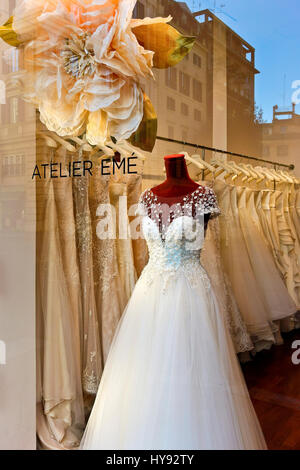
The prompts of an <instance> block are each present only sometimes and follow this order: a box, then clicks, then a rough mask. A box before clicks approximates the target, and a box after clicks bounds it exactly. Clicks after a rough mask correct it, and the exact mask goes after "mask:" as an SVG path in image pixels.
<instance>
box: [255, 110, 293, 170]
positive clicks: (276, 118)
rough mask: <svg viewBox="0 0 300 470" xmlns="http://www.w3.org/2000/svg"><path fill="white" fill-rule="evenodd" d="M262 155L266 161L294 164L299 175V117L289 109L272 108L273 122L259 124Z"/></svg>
mask: <svg viewBox="0 0 300 470" xmlns="http://www.w3.org/2000/svg"><path fill="white" fill-rule="evenodd" d="M261 139H262V153H263V158H265V159H266V160H273V161H276V162H279V163H286V164H290V163H294V164H295V166H296V174H297V175H300V115H298V114H296V112H295V105H294V104H293V105H292V107H291V108H290V109H288V108H285V109H280V108H278V106H274V108H273V121H272V122H270V123H264V124H261Z"/></svg>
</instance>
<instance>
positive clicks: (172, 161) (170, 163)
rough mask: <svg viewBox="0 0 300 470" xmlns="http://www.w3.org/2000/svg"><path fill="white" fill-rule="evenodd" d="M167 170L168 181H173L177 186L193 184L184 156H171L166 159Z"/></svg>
mask: <svg viewBox="0 0 300 470" xmlns="http://www.w3.org/2000/svg"><path fill="white" fill-rule="evenodd" d="M165 168H166V176H167V181H169V182H171V181H173V182H174V183H175V184H182V183H183V182H185V183H187V182H189V183H190V182H192V180H191V178H190V176H189V173H188V169H187V166H186V162H185V159H184V156H181V155H178V156H177V155H170V156H168V157H165Z"/></svg>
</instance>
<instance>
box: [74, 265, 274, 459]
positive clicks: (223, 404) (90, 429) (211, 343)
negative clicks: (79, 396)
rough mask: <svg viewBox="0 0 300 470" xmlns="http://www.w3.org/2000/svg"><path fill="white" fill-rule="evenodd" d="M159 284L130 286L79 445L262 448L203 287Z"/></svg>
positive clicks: (178, 280)
mask: <svg viewBox="0 0 300 470" xmlns="http://www.w3.org/2000/svg"><path fill="white" fill-rule="evenodd" d="M145 269H147V267H146V268H145ZM161 281H162V280H161V278H159V277H157V278H156V279H155V280H154V281H153V282H152V284H151V285H150V286H149V285H147V283H146V282H145V280H144V278H143V276H142V277H141V278H140V279H139V281H138V282H137V284H136V287H135V289H134V292H133V295H132V297H131V299H130V301H129V303H128V305H127V308H126V310H125V312H124V314H123V316H122V318H121V321H120V323H119V326H118V329H117V332H116V335H115V337H114V340H113V343H112V346H111V350H110V353H109V356H108V359H107V362H106V366H105V369H104V373H103V376H102V380H101V383H100V386H99V390H98V394H97V397H96V401H95V404H94V407H93V410H92V413H91V416H90V419H89V422H88V425H87V428H86V431H85V434H84V436H83V439H82V442H81V446H80V448H81V449H82V450H92V449H106V450H111V449H115V450H117V449H118V450H123V449H127V450H133V449H136V450H138V449H144V450H152V449H160V450H164V449H165V450H179V449H180V450H184V449H185V450H197V449H236V450H242V449H265V448H266V444H265V440H264V437H263V434H262V431H261V428H260V425H259V422H258V420H257V417H256V414H255V411H254V409H253V406H252V403H251V400H250V397H249V394H248V390H247V387H246V384H245V382H244V378H243V375H242V372H241V369H240V366H239V363H238V360H237V358H236V354H235V351H234V347H233V344H232V341H231V338H230V336H229V334H228V332H227V328H226V326H225V322H224V319H223V318H222V316H221V314H220V313H219V308H218V305H217V302H216V298H215V296H214V293H213V292H212V290H211V287H210V286H209V285H207V283H205V282H203V279H199V282H198V283H197V285H196V286H193V287H191V286H190V285H189V283H188V281H187V279H186V277H185V276H184V274H183V273H178V275H177V276H175V277H174V278H172V279H171V280H170V282H169V283H168V285H167V287H166V288H165V289H162V282H161Z"/></svg>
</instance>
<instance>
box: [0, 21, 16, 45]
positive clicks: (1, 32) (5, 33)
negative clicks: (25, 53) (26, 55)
mask: <svg viewBox="0 0 300 470" xmlns="http://www.w3.org/2000/svg"><path fill="white" fill-rule="evenodd" d="M12 24H13V16H11V17H10V18H9V20H8V21H7V22H6V23H4V25H3V26H0V38H1V39H3V41H5V42H6V43H7V44H9V45H10V46H14V47H18V46H19V45H20V44H21V43H20V41H19V40H18V36H17V33H16V32H15V31H14V30H13V28H12Z"/></svg>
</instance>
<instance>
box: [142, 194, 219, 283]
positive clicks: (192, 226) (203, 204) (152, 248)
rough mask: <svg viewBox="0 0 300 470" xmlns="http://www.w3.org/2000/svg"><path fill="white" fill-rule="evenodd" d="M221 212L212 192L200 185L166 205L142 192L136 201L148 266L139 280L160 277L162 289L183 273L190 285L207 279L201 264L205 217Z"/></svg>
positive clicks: (151, 195)
mask: <svg viewBox="0 0 300 470" xmlns="http://www.w3.org/2000/svg"><path fill="white" fill-rule="evenodd" d="M219 213H220V210H219V207H218V204H217V200H216V197H215V194H214V192H213V191H212V189H210V188H208V187H203V186H199V188H198V189H196V191H194V192H193V193H191V194H189V195H187V196H185V197H183V198H182V199H181V200H180V201H179V202H178V203H176V204H173V205H172V206H169V205H168V204H167V202H160V201H159V200H158V197H157V196H156V195H155V194H154V193H153V192H152V191H151V190H147V191H145V192H144V193H143V194H142V196H141V198H140V202H139V207H138V214H139V215H141V216H142V224H141V225H142V231H143V234H144V237H145V239H146V242H147V245H148V249H149V263H148V265H147V266H146V267H145V269H144V271H143V273H142V277H143V278H144V279H146V280H147V282H148V283H151V282H152V281H153V280H154V279H155V278H157V276H158V275H161V281H162V283H163V286H165V285H166V283H167V282H168V281H169V280H170V278H174V276H176V274H179V273H183V275H184V276H185V277H186V278H187V280H188V281H189V282H190V284H191V285H195V284H197V283H198V282H199V281H200V280H202V281H203V280H204V281H205V282H206V285H209V280H208V277H207V275H206V273H205V271H204V269H203V268H202V266H201V264H200V252H201V248H202V246H203V242H204V215H205V214H211V216H216V215H218V214H219Z"/></svg>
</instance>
